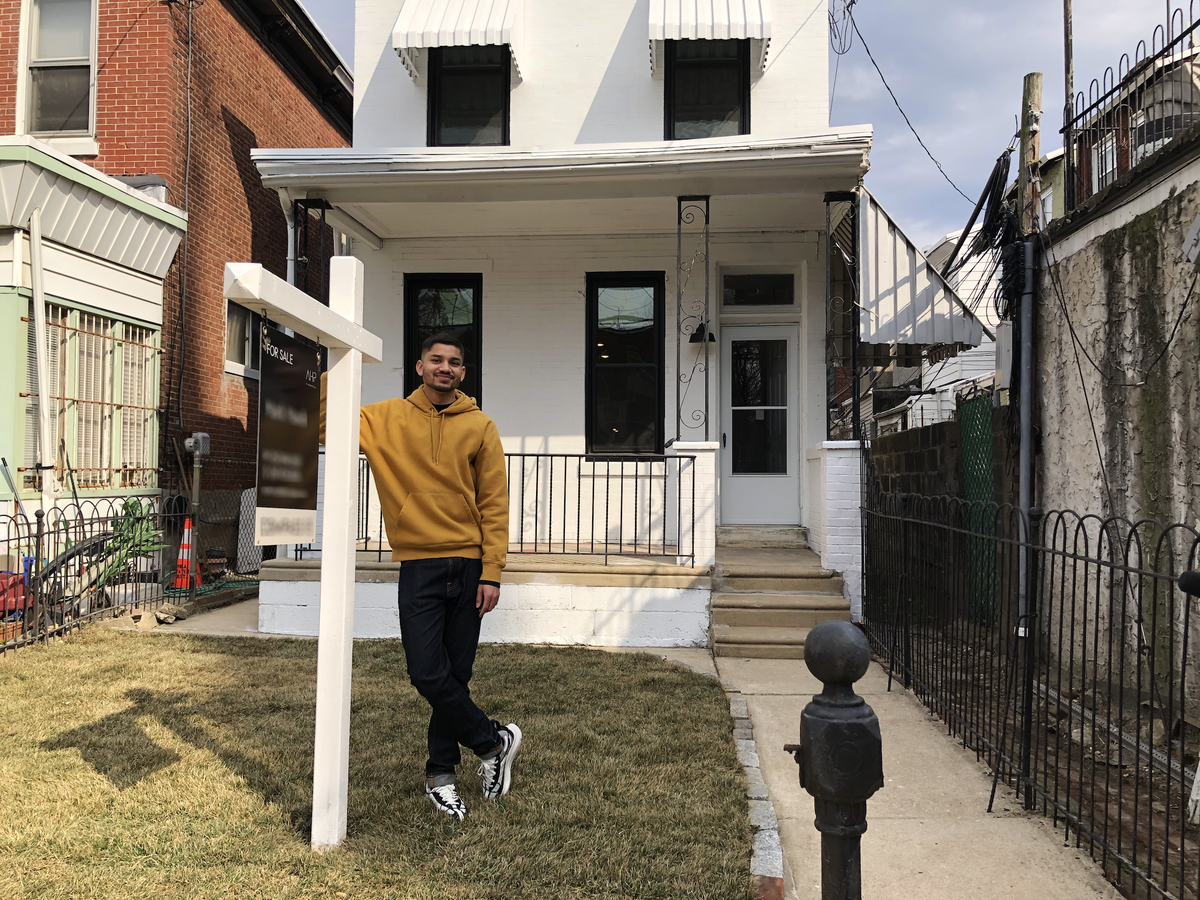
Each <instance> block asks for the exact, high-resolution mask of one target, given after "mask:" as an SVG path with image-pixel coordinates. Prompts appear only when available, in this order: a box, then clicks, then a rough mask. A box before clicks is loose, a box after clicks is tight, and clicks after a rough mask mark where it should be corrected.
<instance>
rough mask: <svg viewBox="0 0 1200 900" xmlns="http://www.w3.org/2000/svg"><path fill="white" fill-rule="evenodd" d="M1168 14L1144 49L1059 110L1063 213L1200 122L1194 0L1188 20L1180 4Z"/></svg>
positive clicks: (1197, 6) (1199, 0)
mask: <svg viewBox="0 0 1200 900" xmlns="http://www.w3.org/2000/svg"><path fill="white" fill-rule="evenodd" d="M1167 10H1168V12H1167V17H1166V22H1164V24H1162V25H1159V26H1157V27H1156V28H1155V29H1154V33H1153V34H1152V35H1151V38H1150V43H1149V45H1147V43H1146V42H1145V41H1140V42H1139V43H1138V45H1137V48H1136V49H1135V50H1134V52H1133V56H1132V57H1130V55H1129V54H1124V55H1122V57H1121V59H1120V60H1119V61H1118V63H1117V66H1116V69H1113V68H1112V67H1111V66H1110V67H1109V68H1107V69H1106V70H1105V71H1104V74H1103V75H1102V76H1101V77H1100V78H1094V79H1092V81H1091V83H1090V84H1089V86H1088V90H1087V93H1086V95H1085V94H1084V92H1082V91H1080V92H1079V93H1078V94H1076V95H1075V97H1074V99H1073V101H1072V103H1071V104H1070V105H1069V106H1068V107H1067V108H1066V109H1065V110H1064V115H1063V146H1064V147H1065V148H1067V156H1066V181H1065V184H1066V197H1065V208H1066V210H1067V211H1068V212H1070V211H1071V210H1073V209H1074V208H1075V207H1076V206H1078V205H1079V204H1080V203H1082V202H1084V201H1085V200H1087V199H1088V198H1089V197H1091V196H1092V195H1093V194H1096V193H1099V192H1100V191H1102V190H1103V189H1104V188H1106V187H1108V186H1109V185H1110V184H1112V183H1113V182H1115V181H1116V180H1117V179H1118V178H1120V177H1121V176H1122V175H1123V174H1124V173H1125V172H1127V171H1129V170H1130V169H1131V168H1133V167H1134V166H1136V165H1138V164H1139V163H1141V162H1142V161H1143V160H1145V159H1148V158H1149V157H1151V156H1153V155H1154V154H1155V153H1157V152H1158V151H1159V150H1161V149H1162V148H1163V147H1164V146H1166V144H1168V143H1169V142H1170V141H1171V140H1172V139H1173V138H1174V137H1175V136H1176V135H1179V134H1181V133H1183V132H1184V131H1185V130H1187V129H1188V128H1189V127H1190V126H1191V125H1193V124H1194V123H1195V122H1197V121H1200V84H1198V83H1197V81H1196V79H1197V76H1200V65H1197V61H1196V57H1197V54H1198V53H1200V50H1197V49H1196V48H1195V47H1194V46H1193V45H1194V36H1195V31H1196V29H1197V28H1198V27H1200V20H1198V19H1197V13H1198V12H1200V0H1189V3H1188V9H1187V14H1186V16H1185V13H1184V10H1183V8H1182V6H1180V7H1178V8H1172V7H1171V4H1170V3H1168V4H1167Z"/></svg>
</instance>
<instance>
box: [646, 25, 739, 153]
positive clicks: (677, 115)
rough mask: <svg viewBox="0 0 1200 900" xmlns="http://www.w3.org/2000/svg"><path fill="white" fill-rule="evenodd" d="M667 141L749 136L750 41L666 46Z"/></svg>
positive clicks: (702, 42) (679, 42)
mask: <svg viewBox="0 0 1200 900" xmlns="http://www.w3.org/2000/svg"><path fill="white" fill-rule="evenodd" d="M664 52H665V59H664V69H665V74H666V79H665V80H666V85H665V91H664V93H665V98H666V104H665V105H666V116H665V118H666V139H667V140H668V141H677V140H689V139H692V138H708V137H729V136H732V135H738V134H749V133H750V41H748V40H737V41H728V40H727V41H667V42H666V46H665V48H664Z"/></svg>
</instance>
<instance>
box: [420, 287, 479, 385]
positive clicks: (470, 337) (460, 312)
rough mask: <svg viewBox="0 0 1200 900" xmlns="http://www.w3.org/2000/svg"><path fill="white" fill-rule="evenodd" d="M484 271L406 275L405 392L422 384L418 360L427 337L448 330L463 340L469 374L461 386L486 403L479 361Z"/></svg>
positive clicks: (464, 359) (464, 360)
mask: <svg viewBox="0 0 1200 900" xmlns="http://www.w3.org/2000/svg"><path fill="white" fill-rule="evenodd" d="M482 301H483V276H482V275H405V276H404V392H405V394H406V395H407V394H411V393H412V392H413V391H415V390H416V389H417V388H418V387H419V386H420V384H421V379H420V378H419V377H418V376H417V360H418V359H420V358H421V344H422V342H424V340H425V338H427V337H429V336H430V335H433V334H437V333H438V332H439V331H447V332H449V333H450V334H452V335H453V336H454V337H456V338H458V339H459V340H460V341H462V342H463V347H464V349H465V350H466V353H465V354H464V357H463V362H465V363H466V365H467V374H466V377H465V378H463V383H462V384H461V385H459V388H458V389H459V390H460V391H462V392H463V393H464V394H466V395H467V396H468V397H474V398H475V400H476V402H477V403H479V405H480V406H482V405H483V391H482V388H483V383H482V379H481V378H480V371H479V368H480V367H479V364H480V360H481V359H482V351H483V334H482V327H481V326H482V319H481V310H482V305H481V304H482Z"/></svg>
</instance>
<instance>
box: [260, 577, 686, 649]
mask: <svg viewBox="0 0 1200 900" xmlns="http://www.w3.org/2000/svg"><path fill="white" fill-rule="evenodd" d="M709 597H710V590H709V588H708V587H697V588H653V587H596V586H592V585H556V584H506V585H504V586H503V588H502V589H501V592H500V605H499V606H498V607H497V608H496V609H495V611H494V612H492V613H489V614H488V615H487V616H485V617H484V620H483V631H482V634H481V638H480V639H481V640H482V641H485V642H492V643H499V642H505V643H509V642H511V643H524V644H539V643H553V644H586V645H592V646H614V647H699V646H704V645H705V644H706V643H707V641H708V625H709V612H708V606H709ZM320 605H321V603H320V584H319V583H317V582H312V581H304V582H286V581H264V582H263V583H262V585H261V587H260V592H259V606H258V610H259V613H258V628H259V631H262V632H265V633H270V634H293V635H308V636H311V635H315V634H316V633H317V626H318V623H319V621H320ZM354 636H355V637H356V638H358V639H366V638H398V637H399V636H400V617H399V614H398V612H397V608H396V585H395V584H356V585H355V594H354Z"/></svg>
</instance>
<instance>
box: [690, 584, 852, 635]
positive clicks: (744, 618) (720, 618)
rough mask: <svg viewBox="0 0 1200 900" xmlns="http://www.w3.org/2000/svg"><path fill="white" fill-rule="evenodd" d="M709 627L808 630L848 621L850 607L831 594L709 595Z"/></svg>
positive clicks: (840, 598)
mask: <svg viewBox="0 0 1200 900" xmlns="http://www.w3.org/2000/svg"><path fill="white" fill-rule="evenodd" d="M712 616H713V625H714V626H715V625H729V626H735V627H739V626H744V627H753V628H768V629H780V628H784V629H786V628H812V627H813V626H815V625H820V624H821V623H822V622H827V621H829V620H830V619H841V620H842V621H846V622H848V621H850V604H849V603H848V602H846V601H845V600H844V599H842V597H841V596H839V595H835V594H814V593H804V594H737V593H733V594H730V593H722V594H714V595H713V608H712Z"/></svg>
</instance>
